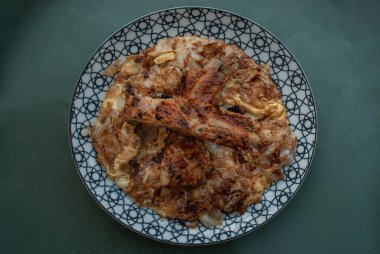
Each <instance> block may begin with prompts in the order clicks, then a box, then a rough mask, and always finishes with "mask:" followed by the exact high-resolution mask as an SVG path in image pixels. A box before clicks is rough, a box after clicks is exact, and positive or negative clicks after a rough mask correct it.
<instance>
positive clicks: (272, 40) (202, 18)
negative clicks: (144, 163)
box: [70, 7, 317, 244]
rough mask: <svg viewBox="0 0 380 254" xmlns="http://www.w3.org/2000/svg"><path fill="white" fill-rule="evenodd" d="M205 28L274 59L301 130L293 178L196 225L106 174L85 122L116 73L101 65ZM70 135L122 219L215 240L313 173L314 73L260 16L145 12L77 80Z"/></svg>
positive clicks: (86, 175)
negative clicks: (143, 203) (133, 195)
mask: <svg viewBox="0 0 380 254" xmlns="http://www.w3.org/2000/svg"><path fill="white" fill-rule="evenodd" d="M185 35H199V36H201V37H207V38H210V39H219V40H223V41H225V42H227V43H234V44H237V45H238V46H239V47H241V48H242V49H243V50H244V51H245V52H246V53H247V54H248V55H249V56H251V57H252V58H253V59H254V60H255V61H257V62H259V63H268V64H269V65H270V66H271V73H272V75H273V79H274V81H275V82H276V83H277V85H278V87H279V88H280V89H281V92H282V96H283V97H282V98H283V102H284V104H285V106H286V108H287V110H288V116H289V120H290V124H291V128H292V130H293V131H294V133H295V134H296V136H297V139H298V146H297V153H296V156H295V161H294V163H293V164H292V165H290V166H289V167H286V168H285V169H284V172H285V175H286V179H285V180H283V181H279V182H277V183H275V184H273V185H272V186H271V187H270V188H269V189H268V190H267V191H266V192H265V194H264V196H263V199H262V201H261V202H260V203H258V204H256V205H253V206H251V207H250V208H249V209H248V210H247V212H246V213H244V214H243V215H241V216H232V215H230V216H226V218H225V220H224V225H223V226H219V227H216V228H205V227H203V226H199V227H197V228H194V229H190V228H187V227H184V226H182V225H181V224H180V223H179V222H178V221H173V220H166V219H161V218H160V217H159V216H158V215H157V214H155V213H154V212H153V211H151V210H150V209H147V208H141V207H138V206H137V205H136V204H135V203H133V202H132V201H131V200H130V199H129V197H128V196H127V195H126V194H125V193H124V192H123V191H122V190H120V189H119V188H118V187H117V186H116V185H115V184H114V182H113V181H112V180H111V179H110V178H109V177H107V174H106V172H105V171H104V170H103V169H102V168H101V167H100V165H99V164H98V163H97V161H96V159H95V156H96V154H95V151H94V149H93V147H92V142H91V139H90V138H89V136H88V134H87V131H86V128H87V127H88V126H89V125H90V123H91V122H92V121H94V119H95V118H96V114H97V112H98V110H99V107H100V105H101V102H102V100H103V98H104V95H105V92H106V91H107V90H108V88H109V86H110V84H111V82H112V79H111V78H109V77H106V76H104V75H102V71H103V70H104V69H106V68H107V67H108V65H109V64H111V63H112V62H113V61H114V60H116V59H119V58H124V57H125V56H128V55H130V54H136V53H138V52H139V51H141V50H142V49H145V48H147V47H150V46H152V45H153V44H155V43H157V41H158V40H159V39H161V38H164V37H175V36H185ZM70 114H71V118H70V119H71V120H70V135H71V137H70V139H71V146H72V152H73V156H74V160H75V163H76V166H77V168H78V171H79V174H80V176H81V177H82V179H83V181H84V183H85V185H86V187H87V188H88V190H89V191H90V193H91V195H92V196H93V197H94V198H95V199H96V201H97V202H98V203H99V204H100V205H101V206H102V207H103V208H104V209H105V210H106V211H107V212H108V213H109V214H110V215H111V216H112V217H114V218H115V219H116V220H117V221H119V222H120V223H122V224H123V225H125V226H126V227H128V228H130V229H132V230H134V231H136V232H138V233H140V234H142V235H145V236H147V237H150V238H154V239H157V240H161V241H165V242H169V243H176V244H210V243H216V242H220V241H224V240H228V239H233V238H235V237H238V236H241V235H243V234H245V233H248V232H250V231H252V230H254V229H256V228H258V227H259V226H261V225H263V224H264V223H265V222H267V221H268V220H269V219H271V218H272V217H273V216H274V215H275V214H277V213H278V212H279V211H280V210H281V209H282V208H283V207H284V206H285V205H286V204H287V203H288V202H289V201H290V199H291V198H292V197H293V196H294V194H295V193H296V192H297V190H298V189H299V187H300V185H301V183H302V181H303V180H304V178H305V177H306V174H307V172H308V170H309V167H310V163H311V160H312V157H313V154H314V149H315V141H316V132H317V119H316V111H315V106H314V98H313V95H312V92H311V89H310V86H309V84H308V81H307V79H306V77H305V75H304V73H303V71H302V69H301V68H300V66H299V64H298V63H297V61H296V59H295V58H294V57H293V55H292V54H291V53H290V52H289V50H288V49H287V48H286V47H285V46H284V45H283V44H282V43H281V42H280V41H279V40H278V39H277V38H276V37H274V36H273V35H272V34H271V33H270V32H268V31H267V30H265V29H264V28H263V27H261V26H259V25H257V24H255V23H254V22H252V21H250V20H248V19H246V18H243V17H241V16H238V15H236V14H232V13H229V12H226V11H222V10H216V9H210V8H198V7H189V8H175V9H168V10H163V11H159V12H156V13H153V14H149V15H147V16H144V17H142V18H139V19H137V20H135V21H133V22H132V23H130V24H128V25H126V26H125V27H123V28H121V29H120V30H119V31H117V32H116V33H115V34H113V35H112V36H111V37H110V38H109V39H108V40H107V41H106V42H105V43H104V44H103V45H101V46H100V48H99V49H98V50H97V51H96V52H95V54H94V55H93V56H92V58H91V60H90V61H89V63H88V64H87V65H86V67H85V69H84V70H83V73H82V75H81V77H80V79H79V81H78V84H77V86H76V88H75V92H74V95H73V99H72V105H71V113H70Z"/></svg>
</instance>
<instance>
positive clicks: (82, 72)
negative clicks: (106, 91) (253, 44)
mask: <svg viewBox="0 0 380 254" xmlns="http://www.w3.org/2000/svg"><path fill="white" fill-rule="evenodd" d="M191 8H199V9H207V10H215V11H219V12H225V13H229V14H232V15H234V16H236V17H239V18H242V19H245V20H248V21H250V22H252V23H253V24H255V25H256V26H258V27H260V28H261V29H263V30H265V32H267V33H268V34H270V35H271V36H273V37H274V38H275V39H277V40H278V42H279V43H281V45H282V46H284V48H285V49H286V50H287V51H288V52H289V53H290V55H291V56H292V57H293V58H294V61H295V62H296V63H297V64H298V67H299V69H300V70H301V71H302V74H303V76H304V77H305V80H306V83H307V86H308V89H310V94H311V96H312V98H313V106H314V114H315V138H314V149H313V151H312V153H311V156H310V162H309V163H308V165H307V167H306V168H305V169H306V171H305V175H304V177H303V178H302V179H301V181H300V183H299V185H298V186H297V189H296V190H295V191H294V194H293V195H292V196H291V197H290V198H289V199H288V200H287V201H286V202H285V203H284V204H283V205H282V206H281V208H279V209H278V210H277V211H276V213H274V214H273V215H272V216H271V217H270V218H268V219H267V220H265V221H264V222H263V223H261V224H260V225H258V226H256V227H254V228H253V229H251V230H249V231H247V232H244V233H242V234H240V235H236V236H233V237H229V238H227V239H224V240H219V241H213V242H202V243H179V242H172V241H170V240H164V239H158V238H155V237H153V236H150V235H146V234H144V233H142V232H140V231H138V230H136V229H134V228H133V227H130V226H128V225H126V224H124V223H123V222H122V221H120V220H118V219H117V218H116V217H115V216H113V215H112V214H111V213H110V212H109V211H108V210H107V209H106V208H105V207H104V206H103V205H102V204H101V203H100V201H98V200H97V199H96V198H95V196H94V195H93V194H92V193H91V190H90V189H89V187H88V186H87V184H86V182H85V181H84V178H83V176H82V175H81V173H80V169H79V167H78V164H77V163H76V160H75V153H74V149H73V142H72V132H71V131H72V128H71V123H72V112H73V111H72V108H73V105H74V97H75V96H74V95H75V92H76V89H77V87H78V84H79V83H80V80H81V77H82V76H83V74H84V73H85V71H86V67H87V65H88V63H89V62H90V61H91V59H92V58H93V57H94V56H95V54H96V53H97V52H98V50H100V49H101V47H102V46H103V45H104V44H105V43H106V42H107V41H108V40H109V39H110V38H111V37H112V36H113V35H114V34H115V33H116V32H118V31H120V30H121V29H123V28H125V27H127V26H129V25H131V24H133V23H134V22H136V21H138V20H139V19H142V18H145V17H148V16H151V15H154V14H157V13H160V12H164V11H170V10H176V9H191ZM85 63H86V64H85V66H84V68H83V70H82V71H81V72H80V74H79V77H78V79H77V81H76V83H75V86H74V88H73V92H72V96H71V102H70V108H69V116H68V138H69V143H70V151H71V158H72V160H73V162H74V165H75V168H76V171H77V173H78V175H79V178H80V179H81V182H82V184H83V185H84V186H85V187H86V190H87V191H88V193H89V194H90V196H91V197H92V198H93V199H94V200H95V202H96V203H97V204H98V206H100V207H101V208H102V210H104V211H105V212H106V213H107V214H108V215H109V216H110V217H111V218H112V219H114V220H115V221H117V222H118V223H119V224H121V225H122V226H123V227H124V228H127V229H129V230H131V231H133V232H135V233H137V234H139V235H141V236H144V237H145V238H148V239H152V240H155V241H157V242H161V243H166V244H171V245H177V246H205V245H215V244H220V243H225V242H228V241H232V240H235V239H237V238H240V237H243V236H246V235H248V234H250V233H252V232H254V231H256V230H258V229H260V228H261V227H262V226H264V225H265V224H267V223H269V222H271V221H272V220H273V219H274V218H275V217H276V216H277V215H278V214H280V213H281V212H282V211H283V210H284V208H285V207H286V206H287V205H288V204H289V203H290V201H291V200H292V199H293V198H294V197H295V196H296V194H297V193H298V191H299V190H300V188H301V186H302V184H303V183H304V181H305V179H306V177H307V176H308V174H309V171H310V168H311V165H312V163H313V160H314V154H315V151H316V148H317V137H318V115H317V103H316V100H315V96H314V93H313V90H312V87H311V84H310V82H309V79H308V78H307V76H306V73H305V71H304V70H303V68H302V66H301V64H300V62H299V61H298V59H297V58H296V57H295V55H294V54H293V52H292V51H291V50H290V49H289V48H288V47H287V46H286V45H285V44H284V43H283V42H282V41H281V40H279V39H278V38H277V37H276V36H275V35H274V34H273V33H272V32H271V31H270V30H268V29H267V28H266V27H264V26H262V25H261V24H259V23H257V22H256V21H253V20H252V19H250V18H247V17H245V16H243V15H240V14H237V13H235V12H232V11H227V10H224V9H220V8H216V7H211V6H197V5H185V6H175V7H170V8H164V9H160V10H157V11H153V12H150V13H147V14H145V15H143V16H140V17H138V18H135V19H133V20H131V21H130V22H128V23H126V24H124V25H122V26H121V27H119V28H118V29H116V30H115V31H113V32H112V34H110V35H108V36H107V37H106V38H105V39H104V40H103V41H102V43H101V44H99V46H98V47H97V48H96V49H95V50H94V51H93V53H92V54H91V55H90V57H89V58H88V60H87V61H86V62H85Z"/></svg>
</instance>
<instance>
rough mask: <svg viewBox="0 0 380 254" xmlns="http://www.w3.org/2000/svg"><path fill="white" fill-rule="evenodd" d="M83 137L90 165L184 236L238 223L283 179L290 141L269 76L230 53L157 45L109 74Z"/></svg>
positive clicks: (188, 43) (183, 43)
mask: <svg viewBox="0 0 380 254" xmlns="http://www.w3.org/2000/svg"><path fill="white" fill-rule="evenodd" d="M107 73H111V74H112V75H113V84H112V85H111V87H110V88H109V90H108V92H107V93H106V95H105V98H104V101H103V104H102V106H101V108H100V111H99V113H98V119H97V121H96V122H94V123H93V125H92V127H91V129H90V136H91V138H92V140H93V145H94V148H95V151H96V152H97V159H98V161H99V163H100V164H101V165H102V166H103V167H104V168H105V169H106V170H107V173H108V175H109V176H110V177H111V178H113V179H114V180H115V183H116V184H117V185H118V186H119V187H120V188H122V189H123V190H124V191H125V192H126V193H128V195H129V196H130V197H132V198H133V200H134V201H135V202H137V203H138V204H139V205H140V206H145V207H149V208H151V209H152V210H154V211H156V212H157V213H158V214H159V215H160V216H162V217H166V218H170V219H179V220H181V221H185V222H186V223H187V225H188V226H194V225H196V223H197V222H199V221H200V222H202V223H203V224H204V225H205V226H215V225H218V224H221V223H222V219H223V214H225V213H233V212H238V213H244V212H245V211H246V209H247V208H248V207H249V206H250V205H252V204H255V203H257V202H260V199H261V197H262V195H263V194H264V191H265V190H266V189H267V188H268V187H269V186H270V185H271V183H273V182H274V181H276V180H279V179H282V178H283V177H284V175H283V173H282V167H284V166H286V165H289V164H290V163H291V162H292V160H293V157H294V154H295V149H296V143H297V140H296V138H295V136H294V134H293V133H292V132H291V130H290V128H289V122H288V119H287V114H286V109H285V107H284V106H283V104H282V102H281V93H280V91H279V89H278V88H277V86H276V84H275V83H274V82H273V80H272V78H271V75H270V72H269V67H268V66H267V65H260V64H257V63H256V62H255V61H254V60H252V59H251V58H250V57H249V56H247V55H246V54H245V53H244V51H242V50H241V49H239V48H238V47H237V46H235V45H228V44H225V43H224V42H221V41H216V40H209V39H205V38H200V37H196V36H192V37H175V38H169V39H161V40H160V41H159V42H158V43H157V44H156V45H154V46H152V47H150V48H148V49H145V50H143V51H142V52H140V53H139V54H137V55H131V56H128V57H127V58H126V59H124V60H122V61H121V62H118V63H117V64H116V65H112V66H110V67H109V69H108V70H107Z"/></svg>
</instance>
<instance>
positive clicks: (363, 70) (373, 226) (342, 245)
mask: <svg viewBox="0 0 380 254" xmlns="http://www.w3.org/2000/svg"><path fill="white" fill-rule="evenodd" d="M183 5H208V6H212V7H217V8H221V9H226V10H230V11H232V12H236V13H238V14H241V15H243V16H246V17H248V18H251V19H253V20H254V21H256V22H258V23H259V24H261V25H263V26H264V27H266V28H268V29H269V30H270V31H271V32H273V33H274V34H275V35H276V36H277V37H278V38H280V40H282V42H283V43H285V45H287V46H288V47H289V49H290V50H291V51H292V52H293V53H294V55H295V56H296V57H297V58H298V60H299V62H300V64H301V65H302V67H303V69H304V71H305V72H306V75H307V76H308V78H309V81H310V83H311V86H312V88H313V92H314V96H315V99H316V103H317V109H318V122H319V126H318V127H319V132H318V142H317V150H316V153H315V156H314V161H313V164H312V167H311V170H310V172H309V175H308V176H307V178H306V181H305V182H304V184H303V186H302V188H301V189H300V191H299V192H298V193H297V195H296V196H295V198H294V199H293V200H292V201H291V202H290V204H289V205H288V206H287V207H286V208H285V209H284V210H283V211H282V212H281V213H280V214H279V215H278V216H276V217H275V218H274V219H273V220H272V221H271V222H270V223H268V224H266V225H265V226H263V227H261V228H260V229H258V230H256V231H254V232H252V233H250V234H248V235H246V236H243V237H241V238H239V239H236V240H233V241H230V242H226V243H222V244H218V245H214V246H205V247H178V246H173V245H168V244H163V243H159V242H156V241H153V240H150V239H147V238H145V237H143V236H140V235H138V234H136V233H134V232H132V231H130V230H128V229H127V228H125V227H123V226H122V225H120V224H119V223H117V222H116V221H114V220H113V219H112V218H111V217H110V216H108V215H107V214H106V213H105V212H104V211H103V210H102V208H100V207H99V206H98V204H97V203H96V202H95V201H94V200H93V199H92V198H91V196H90V195H89V193H88V192H87V190H86V188H85V187H84V185H83V183H82V182H81V180H80V178H79V176H78V173H77V171H76V168H75V166H74V162H73V160H72V158H71V153H70V146H69V140H68V116H69V105H70V100H71V95H72V92H73V89H74V87H75V84H76V81H77V79H78V76H79V74H80V73H81V71H82V68H83V67H84V65H85V64H86V62H87V60H88V59H89V57H90V56H91V54H92V53H93V52H94V50H95V49H96V48H97V47H98V46H99V45H100V43H101V42H102V41H103V40H105V39H106V38H107V37H108V36H109V35H110V34H112V33H113V32H114V31H115V30H117V29H118V28H119V27H121V26H123V25H124V24H126V23H128V22H130V21H131V20H133V19H135V18H138V17H140V16H142V15H144V14H147V13H149V12H152V11H156V10H159V9H163V8H168V7H173V6H183ZM379 13H380V1H343V0H342V1H340V0H335V1H327V0H325V1H312V0H307V1H301V0H287V1H280V0H278V1H260V2H259V1H248V0H233V1H208V2H207V3H205V2H204V1H167V0H165V1H163V0H161V1H146V0H137V1H127V0H119V1H74V0H67V1H56V0H47V1H27V0H12V1H1V3H0V21H1V23H0V28H1V30H0V61H1V65H0V116H1V117H0V119H1V120H0V123H1V124H0V160H1V161H0V162H1V164H0V165H1V166H0V168H1V169H0V218H1V219H0V253H168V251H169V252H170V253H190V252H191V253H223V252H224V253H380V216H379V213H380V204H379V202H380V187H379V186H380V166H379V162H378V161H379V160H378V159H377V157H379V155H380V84H379V82H380V79H379V74H380V47H379V45H380V28H379V27H380V14H379Z"/></svg>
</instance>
